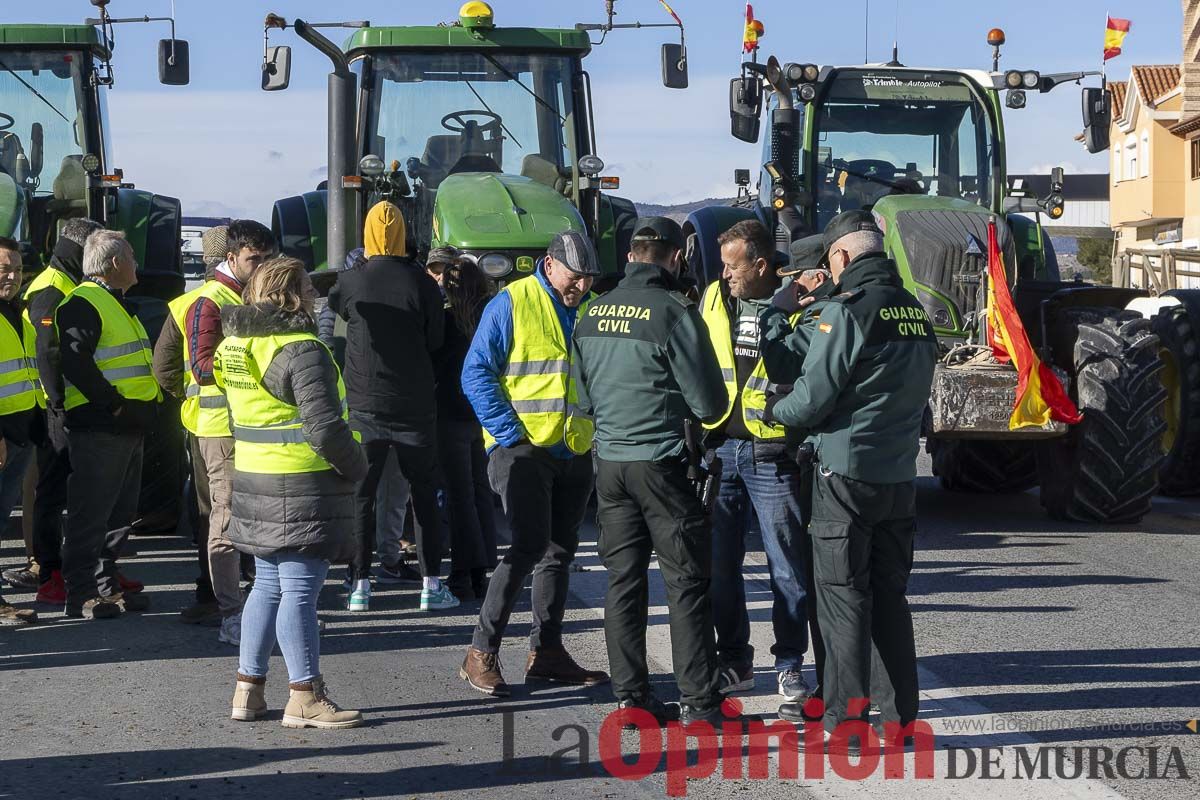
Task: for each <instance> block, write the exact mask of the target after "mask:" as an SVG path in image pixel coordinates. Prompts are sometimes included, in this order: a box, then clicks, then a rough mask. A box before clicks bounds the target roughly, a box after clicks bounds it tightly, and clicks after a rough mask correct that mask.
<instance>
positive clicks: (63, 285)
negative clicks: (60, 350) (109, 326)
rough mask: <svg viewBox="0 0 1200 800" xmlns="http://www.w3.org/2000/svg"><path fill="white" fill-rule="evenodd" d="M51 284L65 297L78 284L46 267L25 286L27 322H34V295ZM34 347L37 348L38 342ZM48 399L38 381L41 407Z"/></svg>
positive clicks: (63, 273)
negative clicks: (30, 309)
mask: <svg viewBox="0 0 1200 800" xmlns="http://www.w3.org/2000/svg"><path fill="white" fill-rule="evenodd" d="M50 286H53V287H54V288H55V289H58V290H59V291H60V292H62V295H63V297H64V298H67V297H70V296H71V292H73V291H75V286H76V284H75V279H74V278H72V277H71V276H70V275H68V274H67V273H65V272H63V271H62V270H61V269H58V268H57V267H46V268H45V269H44V270H42V271H41V272H39V273H38V274H37V275H36V276H34V279H33V280H32V281H30V282H29V285H28V286H26V287H25V294H24V295H23V297H24V300H25V310H24V311H23V312H22V316H24V317H25V321H26V322H28V323H30V324H32V323H33V320H31V319H30V318H29V303H30V302H31V301H32V300H33V298H34V296H36V295H37V293H38V292H40V291H42V289H45V288H47V287H50ZM47 324H50V325H53V324H54V320H53V319H52V320H50V322H49V323H47ZM56 335H57V332H56ZM34 348H35V350H36V343H35V345H34ZM34 368H35V369H36V368H37V364H36V363H35V364H34ZM48 401H49V397H48V395H47V394H46V387H44V386H42V385H41V381H38V392H37V404H38V406H39V407H40V408H45V407H46V405H47V403H48Z"/></svg>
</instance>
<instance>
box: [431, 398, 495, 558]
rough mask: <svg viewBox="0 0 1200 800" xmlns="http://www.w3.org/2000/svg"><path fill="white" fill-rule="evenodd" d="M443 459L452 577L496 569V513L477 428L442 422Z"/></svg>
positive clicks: (464, 422)
mask: <svg viewBox="0 0 1200 800" xmlns="http://www.w3.org/2000/svg"><path fill="white" fill-rule="evenodd" d="M438 455H439V457H440V458H439V460H440V462H441V467H442V477H443V481H442V486H443V487H445V489H444V490H445V493H446V517H447V522H448V527H449V529H450V574H451V575H464V574H469V573H470V571H471V570H473V569H491V568H493V567H494V566H496V509H495V507H494V506H493V504H492V487H491V486H490V485H489V484H488V474H487V465H488V457H487V453H486V452H485V451H484V449H483V429H482V428H480V427H479V423H478V422H474V421H467V420H458V419H448V418H444V417H439V418H438Z"/></svg>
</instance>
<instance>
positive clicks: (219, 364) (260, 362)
mask: <svg viewBox="0 0 1200 800" xmlns="http://www.w3.org/2000/svg"><path fill="white" fill-rule="evenodd" d="M306 341H313V342H320V339H318V338H317V337H316V336H313V335H312V334H311V333H286V334H278V335H276V336H254V337H249V338H247V337H242V336H227V337H225V339H224V341H222V342H221V344H220V345H219V346H218V347H217V352H216V356H215V357H214V358H213V376H214V377H215V378H216V380H217V385H218V386H220V387H221V388H222V389H224V390H225V396H226V397H227V398H228V400H229V411H230V413H231V414H232V416H233V439H234V442H235V443H236V444H235V446H234V448H233V468H234V469H235V470H237V471H238V472H252V473H257V474H262V475H294V474H296V473H301V472H322V471H324V470H327V469H332V467H330V466H329V462H328V461H326V460H325V459H323V458H321V457H320V456H319V455H317V453H316V451H315V450H313V449H312V447H311V446H310V445H309V444H308V441H307V440H306V439H305V438H304V431H303V430H302V426H301V423H300V409H299V407H297V406H292V405H288V404H287V403H285V402H283V401H282V400H279V399H277V398H276V397H275V396H273V395H272V394H271V393H270V392H268V391H267V390H266V389H264V388H263V386H262V376H263V374H265V373H266V371H267V368H268V367H270V366H271V360H272V359H274V358H275V356H276V354H277V353H278V352H279V351H280V350H281V349H282V348H283V347H284V346H285V345H288V344H291V343H292V342H306ZM321 346H322V347H324V345H321ZM329 357H330V360H332V359H333V355H332V354H330V356H329ZM337 386H338V398H339V399H340V400H341V401H342V419H344V420H347V421H349V414H348V412H347V409H346V386H345V384H344V383H342V373H341V371H340V370H339V371H338V382H337ZM355 438H356V439H357V438H358V436H357V434H356V435H355Z"/></svg>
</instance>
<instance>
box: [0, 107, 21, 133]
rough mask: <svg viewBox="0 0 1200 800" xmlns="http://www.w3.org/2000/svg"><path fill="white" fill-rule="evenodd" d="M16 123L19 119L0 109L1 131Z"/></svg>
mask: <svg viewBox="0 0 1200 800" xmlns="http://www.w3.org/2000/svg"><path fill="white" fill-rule="evenodd" d="M16 124H17V121H16V120H15V119H13V118H12V117H10V116H9V115H8V114H5V113H4V112H3V111H0V131H6V130H8V129H9V128H11V127H12V126H13V125H16Z"/></svg>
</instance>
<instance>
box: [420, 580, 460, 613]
mask: <svg viewBox="0 0 1200 800" xmlns="http://www.w3.org/2000/svg"><path fill="white" fill-rule="evenodd" d="M459 605H460V602H459V599H458V598H457V597H455V596H454V595H453V594H452V593H451V592H450V590H449V589H448V588H447V587H446V584H445V582H443V581H438V588H436V589H422V590H421V610H422V611H443V610H445V609H448V608H458V607H459Z"/></svg>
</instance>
